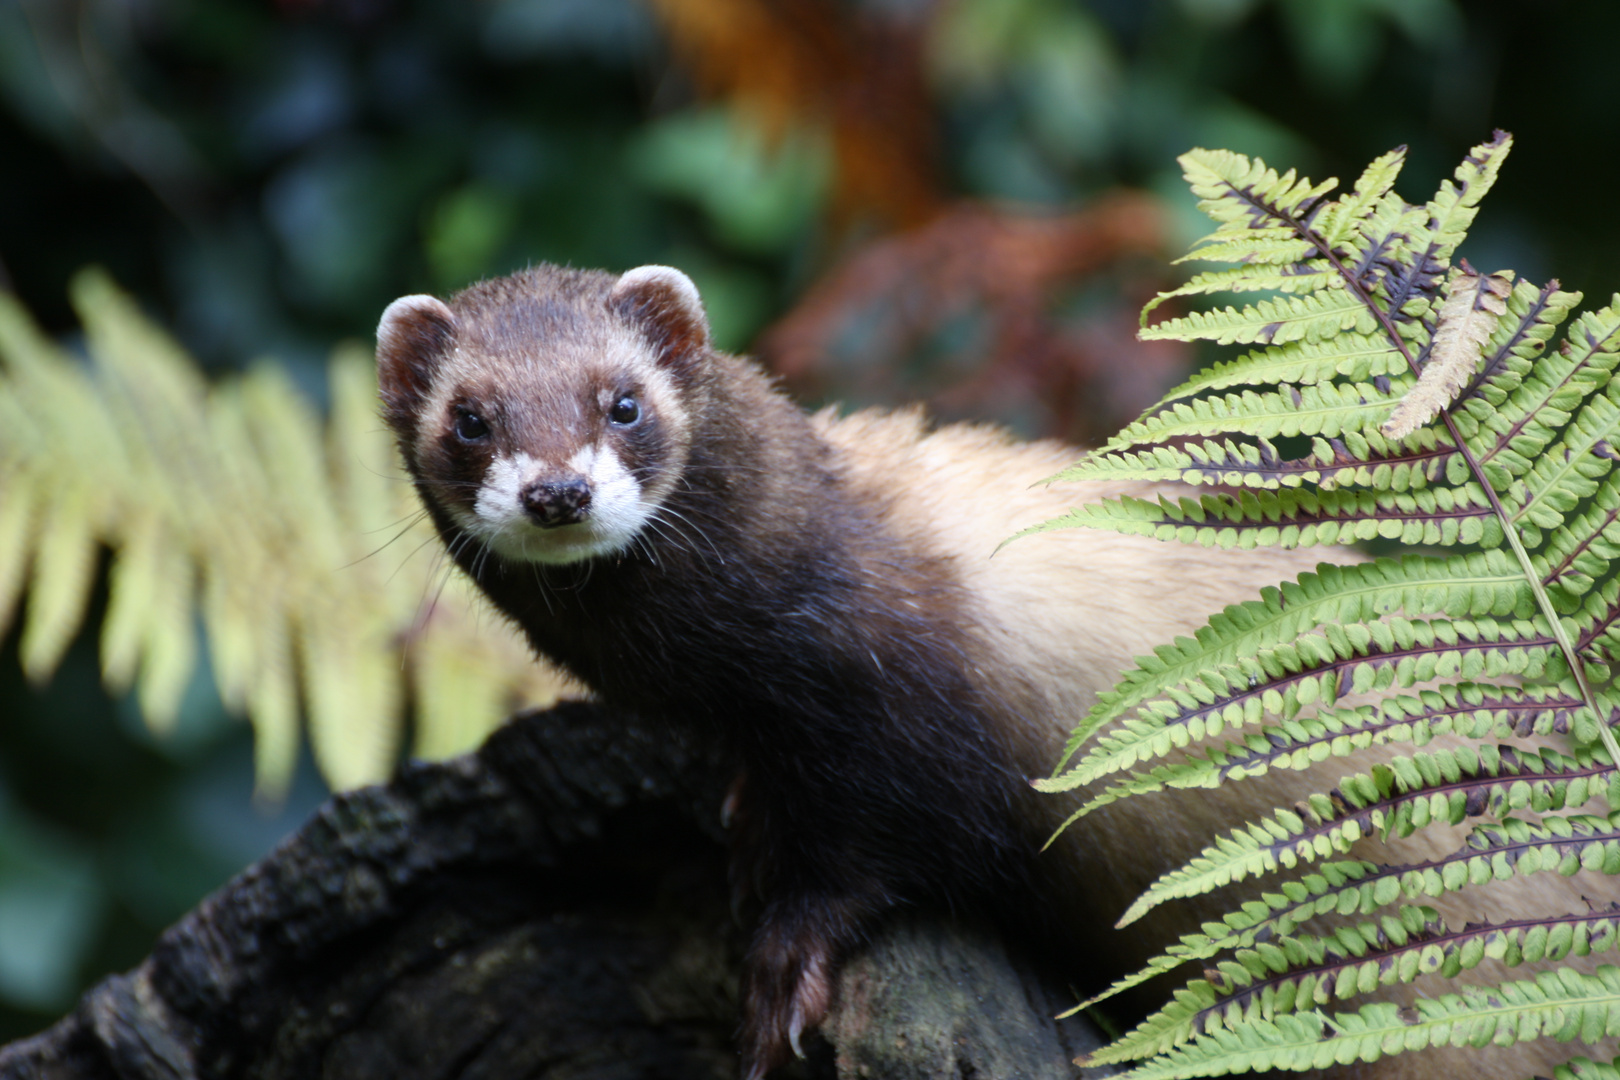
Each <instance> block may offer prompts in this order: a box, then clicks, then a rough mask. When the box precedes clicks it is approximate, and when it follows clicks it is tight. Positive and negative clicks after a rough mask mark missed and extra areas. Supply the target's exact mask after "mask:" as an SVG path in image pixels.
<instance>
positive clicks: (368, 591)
mask: <svg viewBox="0 0 1620 1080" xmlns="http://www.w3.org/2000/svg"><path fill="white" fill-rule="evenodd" d="M73 300H74V304H75V306H76V308H77V310H78V312H79V315H80V318H81V320H82V321H83V324H84V328H85V339H86V344H87V350H88V353H89V361H88V363H81V362H79V361H77V360H75V359H74V358H72V357H70V356H68V355H67V354H66V353H64V352H63V351H62V350H60V349H59V348H57V347H56V346H55V345H54V344H53V343H52V342H50V341H49V340H48V339H47V338H46V337H45V336H44V335H42V334H41V333H40V332H39V330H38V329H37V327H35V326H34V324H33V323H32V321H31V320H30V319H29V318H28V316H27V314H26V313H25V312H24V311H23V310H22V309H21V308H20V307H19V306H18V305H17V304H16V302H15V301H14V300H12V299H11V298H9V297H5V296H0V628H3V627H4V626H5V625H6V622H7V621H8V620H9V618H10V617H11V615H12V613H13V611H14V610H15V609H16V607H17V604H18V601H19V598H20V597H21V596H23V595H24V594H26V597H27V603H26V613H25V616H24V621H23V631H22V637H21V651H22V662H23V667H24V670H25V671H26V672H27V673H28V675H29V677H30V678H32V679H35V680H42V679H45V678H48V677H49V676H50V674H51V673H52V672H53V671H54V670H55V668H56V666H57V664H58V663H59V662H60V660H61V657H62V655H63V653H64V652H65V650H66V648H67V646H68V644H69V643H70V642H71V641H72V639H73V638H74V636H75V635H76V634H77V632H78V630H79V628H80V626H81V625H82V622H83V620H84V617H85V611H86V605H87V602H88V599H89V596H90V592H91V587H92V586H93V584H94V582H95V576H96V568H97V566H98V562H99V559H100V556H101V552H102V551H103V550H107V551H110V553H111V559H110V568H109V602H108V608H107V613H106V616H105V619H104V621H103V623H102V626H101V632H100V639H101V655H102V671H103V676H104V679H105V681H106V683H107V686H108V687H109V689H110V690H112V691H113V692H115V693H124V692H128V691H131V690H132V691H133V692H134V693H135V696H136V700H137V702H138V704H139V706H140V709H141V712H142V714H143V715H144V716H145V717H146V719H147V721H148V722H149V723H150V724H151V725H152V726H153V728H154V729H155V730H158V731H162V730H165V729H166V728H168V727H169V726H170V725H172V723H173V722H174V720H175V718H176V716H177V714H178V711H179V706H180V702H181V699H182V697H183V695H184V693H185V691H186V688H187V687H188V686H189V685H190V683H191V681H192V679H193V676H194V674H195V671H196V667H197V663H198V660H199V658H200V656H201V655H202V649H203V647H204V646H205V647H206V649H207V653H208V656H209V659H210V662H211V665H212V669H213V676H214V682H215V684H216V685H217V686H218V688H219V693H220V696H221V698H222V699H223V701H224V703H225V704H226V706H227V707H228V708H230V709H232V710H234V711H237V712H240V713H244V714H246V715H247V716H248V717H249V718H250V719H251V720H252V722H253V725H254V731H255V736H256V758H257V773H258V787H259V792H260V795H261V796H262V797H270V798H274V797H276V796H277V795H278V794H279V793H280V792H281V791H283V790H284V789H285V787H286V785H287V783H288V781H289V779H290V777H291V774H292V770H293V768H294V764H295V762H296V760H297V752H298V743H299V715H300V711H302V713H303V715H304V716H305V717H306V718H307V723H308V729H309V733H310V741H311V746H312V748H313V750H314V754H315V759H316V762H317V764H318V765H319V767H320V769H321V771H322V773H323V774H324V775H325V776H326V778H327V779H328V781H329V782H331V783H332V784H333V786H335V787H340V788H341V787H350V786H354V785H357V784H363V783H367V782H371V781H375V780H380V779H382V778H384V777H386V776H387V774H388V772H389V771H390V769H391V768H392V765H393V763H394V761H395V760H396V759H397V756H398V747H399V745H400V743H401V735H402V731H403V728H404V709H405V705H406V703H407V702H411V703H413V704H414V707H415V715H414V721H415V730H416V750H417V752H418V753H420V754H424V755H431V756H443V755H449V754H454V753H459V752H462V751H465V750H467V749H469V748H470V747H472V746H475V745H476V744H477V743H478V742H479V741H480V740H481V739H482V738H483V737H484V736H485V735H486V734H488V732H489V731H490V730H491V729H492V728H493V727H494V726H495V725H497V724H498V723H499V722H500V721H501V719H502V718H503V717H505V716H506V715H508V714H509V713H510V712H511V711H512V710H513V709H515V708H520V707H523V706H528V705H542V704H547V703H549V702H550V701H552V700H554V699H555V698H556V697H557V695H558V694H559V693H560V692H561V691H562V689H563V687H564V684H563V681H562V680H561V679H560V677H559V676H557V675H556V674H555V673H554V672H551V671H549V670H548V669H545V668H543V667H541V666H539V665H538V664H537V663H536V662H535V661H534V660H533V658H532V656H531V655H530V653H529V651H528V649H527V647H526V646H525V645H524V644H523V643H522V642H521V641H519V640H518V639H517V638H516V636H515V635H514V633H513V632H512V630H511V629H510V628H509V627H508V626H507V625H505V624H504V623H503V622H501V621H499V620H496V619H493V618H489V617H486V616H483V615H481V613H480V610H479V605H480V604H481V603H482V601H481V600H479V599H478V598H477V597H476V596H475V594H474V592H473V591H472V590H471V589H470V588H468V587H466V586H465V585H464V583H462V582H460V581H459V580H458V579H456V578H455V576H454V575H455V574H457V573H458V572H457V571H455V570H453V569H452V568H451V567H449V565H448V564H447V563H446V561H445V560H444V559H443V558H442V556H440V555H438V554H437V550H438V549H437V545H433V544H430V543H429V541H430V540H431V539H432V531H431V529H430V528H429V527H428V526H427V524H426V523H425V522H424V521H422V520H421V519H420V512H419V509H418V507H417V504H416V500H415V496H414V494H413V493H412V491H411V489H410V485H409V483H408V482H407V481H406V480H405V479H404V471H403V469H402V468H401V467H400V466H399V464H398V462H397V461H396V460H395V452H394V449H393V445H392V442H391V440H390V438H389V437H388V435H387V433H386V431H385V430H384V428H383V426H382V424H381V422H380V421H379V420H378V419H377V418H376V413H375V399H376V387H375V384H374V381H373V375H372V366H371V359H370V356H369V353H368V352H367V350H365V349H362V348H359V347H352V346H351V347H345V348H341V349H339V350H338V351H337V353H336V354H335V355H334V357H333V360H332V363H331V367H330V379H331V388H332V413H331V416H330V418H328V419H327V420H325V421H323V420H322V419H321V417H320V416H319V415H318V414H317V412H316V409H315V407H314V405H313V404H312V403H311V402H309V401H308V400H307V399H306V398H305V397H304V396H303V395H302V394H301V393H300V392H299V391H298V390H297V389H296V388H295V387H294V386H293V384H292V382H291V380H290V379H289V378H288V377H287V376H286V374H285V373H284V372H282V371H281V370H280V369H279V368H276V367H273V366H269V365H265V366H261V367H259V368H257V369H255V370H254V371H252V372H250V373H249V374H247V375H245V376H243V377H241V378H237V379H230V380H227V381H225V382H222V383H221V384H219V385H217V386H210V385H209V384H208V382H207V381H206V380H205V379H204V378H203V376H202V374H201V373H200V371H199V370H198V369H197V367H196V365H195V364H194V363H193V362H192V361H191V360H190V358H189V357H187V356H186V354H185V352H184V350H182V349H181V348H180V346H179V345H178V344H177V343H176V342H175V341H174V340H173V339H172V338H170V337H169V336H168V335H167V334H165V333H164V332H163V331H162V330H161V329H160V328H158V327H157V326H155V325H154V324H153V323H152V322H151V321H150V320H148V319H146V318H145V317H144V316H143V315H142V314H141V313H140V312H139V310H138V309H137V308H136V307H135V305H134V304H133V303H132V302H131V301H130V300H129V298H128V297H126V296H124V295H123V294H122V293H120V292H119V291H118V290H117V289H116V288H115V287H114V286H113V285H112V283H111V282H110V281H109V280H108V279H107V278H106V277H105V276H104V275H101V274H99V273H95V272H87V273H85V274H82V275H81V276H80V277H79V278H78V279H77V280H76V281H75V283H74V286H73Z"/></svg>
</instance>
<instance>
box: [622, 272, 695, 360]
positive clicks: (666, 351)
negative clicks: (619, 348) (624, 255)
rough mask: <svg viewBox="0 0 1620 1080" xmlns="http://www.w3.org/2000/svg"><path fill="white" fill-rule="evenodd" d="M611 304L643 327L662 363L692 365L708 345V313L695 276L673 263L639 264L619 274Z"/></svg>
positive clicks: (630, 320)
mask: <svg viewBox="0 0 1620 1080" xmlns="http://www.w3.org/2000/svg"><path fill="white" fill-rule="evenodd" d="M608 307H610V308H612V309H613V310H614V311H616V312H618V313H619V314H620V315H621V316H622V317H623V318H624V319H626V320H627V321H629V322H631V323H634V324H635V325H637V326H639V327H641V329H642V332H644V333H645V334H646V335H647V336H648V337H649V338H651V339H652V343H653V347H654V348H656V349H657V350H658V360H659V363H661V364H664V365H665V366H668V367H672V368H675V369H677V370H686V369H689V368H690V367H691V365H692V363H693V361H694V360H695V359H696V358H697V357H699V356H701V355H702V354H703V353H704V352H705V351H707V350H708V348H709V317H708V316H707V315H705V314H704V313H703V300H702V299H701V298H700V297H699V296H698V291H697V286H696V285H693V284H692V279H691V278H689V277H687V276H686V275H685V274H683V273H681V272H680V271H679V270H677V269H675V268H674V267H672V266H638V267H636V268H635V269H634V270H627V271H625V273H624V274H623V275H622V276H621V277H620V278H619V282H618V284H617V285H614V286H613V292H612V294H610V295H609V296H608Z"/></svg>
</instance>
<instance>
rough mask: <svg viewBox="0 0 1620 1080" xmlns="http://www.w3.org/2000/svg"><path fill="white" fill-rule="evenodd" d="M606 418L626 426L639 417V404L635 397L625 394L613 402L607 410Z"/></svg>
mask: <svg viewBox="0 0 1620 1080" xmlns="http://www.w3.org/2000/svg"><path fill="white" fill-rule="evenodd" d="M608 419H609V420H611V421H613V422H614V423H615V424H618V425H619V426H620V427H627V426H629V425H630V424H633V423H635V422H636V421H637V420H640V419H641V406H640V405H639V404H637V403H636V399H635V398H633V397H631V396H630V395H629V394H626V395H624V397H622V398H620V399H619V400H618V401H615V402H614V403H613V408H611V409H609V410H608Z"/></svg>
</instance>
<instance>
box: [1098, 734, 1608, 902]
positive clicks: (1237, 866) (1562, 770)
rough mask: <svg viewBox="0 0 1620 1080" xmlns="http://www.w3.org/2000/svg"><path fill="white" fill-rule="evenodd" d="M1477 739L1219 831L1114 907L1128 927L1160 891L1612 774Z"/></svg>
mask: <svg viewBox="0 0 1620 1080" xmlns="http://www.w3.org/2000/svg"><path fill="white" fill-rule="evenodd" d="M1599 754H1600V752H1597V751H1586V750H1583V751H1579V752H1578V753H1577V754H1575V755H1574V756H1570V755H1567V754H1563V753H1560V752H1559V751H1557V750H1553V749H1544V750H1535V749H1528V748H1520V747H1513V746H1502V745H1496V744H1492V743H1482V744H1479V745H1478V746H1467V745H1465V746H1460V747H1456V748H1454V749H1438V750H1435V751H1432V752H1428V753H1417V754H1413V755H1411V756H1409V757H1393V758H1391V759H1389V760H1388V761H1387V762H1385V763H1382V764H1380V765H1377V766H1375V767H1374V768H1373V769H1372V770H1371V771H1370V772H1365V773H1357V774H1355V775H1353V776H1348V777H1345V778H1344V779H1342V780H1341V781H1340V782H1339V785H1338V787H1337V788H1336V789H1335V790H1334V792H1333V794H1332V795H1331V796H1329V795H1313V796H1311V797H1310V798H1309V799H1308V800H1306V802H1305V803H1303V804H1302V805H1301V806H1300V807H1299V808H1298V810H1297V811H1293V810H1276V811H1274V812H1273V813H1271V814H1269V815H1267V816H1266V817H1264V818H1261V819H1260V820H1259V821H1256V822H1253V823H1250V824H1247V825H1244V826H1240V827H1239V828H1237V829H1234V830H1231V831H1230V832H1228V833H1226V834H1225V835H1223V836H1221V837H1219V838H1218V839H1217V840H1216V841H1215V843H1214V844H1212V845H1210V846H1209V847H1206V848H1205V849H1204V850H1203V851H1202V852H1201V853H1200V854H1198V855H1197V856H1195V857H1194V858H1192V859H1191V860H1189V861H1188V862H1187V864H1186V865H1185V866H1183V867H1180V868H1178V869H1176V870H1172V871H1170V872H1168V873H1166V874H1164V875H1163V876H1162V877H1160V878H1159V880H1158V881H1156V882H1154V883H1153V885H1152V886H1150V887H1149V888H1148V890H1147V891H1146V892H1144V893H1143V894H1142V895H1141V896H1140V897H1138V898H1137V900H1136V901H1135V902H1134V903H1133V904H1132V905H1131V907H1130V908H1129V910H1127V911H1126V912H1125V914H1124V915H1123V916H1121V918H1120V921H1119V925H1121V926H1125V925H1128V924H1129V923H1132V922H1134V921H1135V920H1137V919H1139V918H1141V917H1142V916H1143V915H1144V914H1146V913H1147V912H1148V911H1150V910H1152V909H1153V908H1154V907H1157V906H1158V905H1159V904H1161V903H1164V902H1165V901H1167V900H1172V899H1178V898H1185V897H1189V896H1197V895H1200V894H1202V893H1206V892H1209V891H1211V890H1212V889H1216V888H1220V887H1222V886H1225V885H1229V884H1231V883H1233V882H1237V881H1242V880H1245V879H1246V878H1251V877H1257V876H1263V875H1266V874H1272V873H1276V872H1278V871H1279V870H1284V869H1291V868H1293V867H1295V866H1297V865H1300V864H1301V863H1309V862H1315V861H1317V860H1318V859H1321V858H1325V857H1327V856H1329V855H1333V854H1340V855H1343V854H1346V853H1348V852H1349V850H1350V848H1351V846H1352V845H1354V844H1355V843H1356V841H1358V840H1360V839H1361V838H1362V837H1364V836H1378V837H1380V838H1388V837H1390V836H1409V835H1411V834H1412V833H1413V832H1414V831H1416V830H1418V829H1422V828H1425V827H1427V826H1428V825H1430V824H1431V823H1440V824H1445V825H1456V824H1459V823H1460V822H1462V821H1463V820H1464V819H1465V818H1467V817H1471V816H1479V815H1481V814H1493V815H1499V814H1501V813H1502V812H1504V811H1506V810H1510V809H1511V810H1526V809H1528V810H1531V811H1533V812H1535V813H1545V812H1549V811H1555V810H1561V809H1564V808H1565V807H1572V806H1579V805H1581V804H1584V803H1585V802H1586V801H1587V800H1588V799H1589V798H1591V796H1592V795H1594V794H1597V793H1600V792H1603V791H1606V790H1607V785H1608V784H1609V783H1610V782H1611V778H1612V777H1613V775H1614V773H1615V769H1614V766H1613V765H1612V764H1610V763H1609V762H1608V760H1607V758H1606V756H1599Z"/></svg>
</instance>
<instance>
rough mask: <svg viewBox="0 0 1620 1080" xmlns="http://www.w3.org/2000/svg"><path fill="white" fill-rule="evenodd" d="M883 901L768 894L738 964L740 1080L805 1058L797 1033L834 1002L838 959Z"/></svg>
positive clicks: (756, 1078) (757, 1078) (753, 1079)
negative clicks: (792, 1059) (740, 965)
mask: <svg viewBox="0 0 1620 1080" xmlns="http://www.w3.org/2000/svg"><path fill="white" fill-rule="evenodd" d="M884 906H886V905H885V904H884V903H882V902H879V901H877V900H876V899H875V898H871V897H853V896H824V895H807V896H799V897H791V898H778V899H773V900H772V901H771V902H770V903H769V904H767V905H766V906H765V912H764V914H763V915H762V916H761V918H760V921H759V927H758V929H756V930H755V931H754V940H753V942H752V944H750V945H749V948H748V956H747V958H746V959H745V961H744V963H743V985H742V996H743V1000H742V1014H743V1016H742V1031H741V1033H740V1035H739V1037H738V1045H739V1048H740V1051H741V1054H742V1074H743V1077H744V1080H763V1078H764V1076H765V1074H766V1073H768V1072H770V1071H771V1070H772V1069H774V1068H776V1067H777V1066H778V1065H781V1064H782V1063H784V1062H785V1061H787V1059H788V1056H789V1055H790V1054H791V1055H794V1056H797V1057H803V1056H804V1051H803V1050H802V1048H801V1038H802V1036H803V1035H804V1034H805V1033H806V1032H809V1031H814V1030H815V1029H816V1028H818V1027H820V1026H821V1022H822V1021H823V1020H825V1019H826V1017H827V1009H828V1007H829V1006H830V1005H831V1004H832V994H833V987H832V980H833V975H834V973H835V972H836V970H837V965H838V963H839V961H840V960H842V959H843V957H844V954H845V953H846V952H847V951H848V950H849V948H850V947H851V946H853V945H854V944H856V943H857V942H858V941H859V940H860V938H861V935H862V929H863V927H864V925H865V922H866V920H867V918H868V917H869V916H871V915H872V914H873V913H875V912H876V911H878V910H881V909H882V908H883V907H884Z"/></svg>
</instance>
